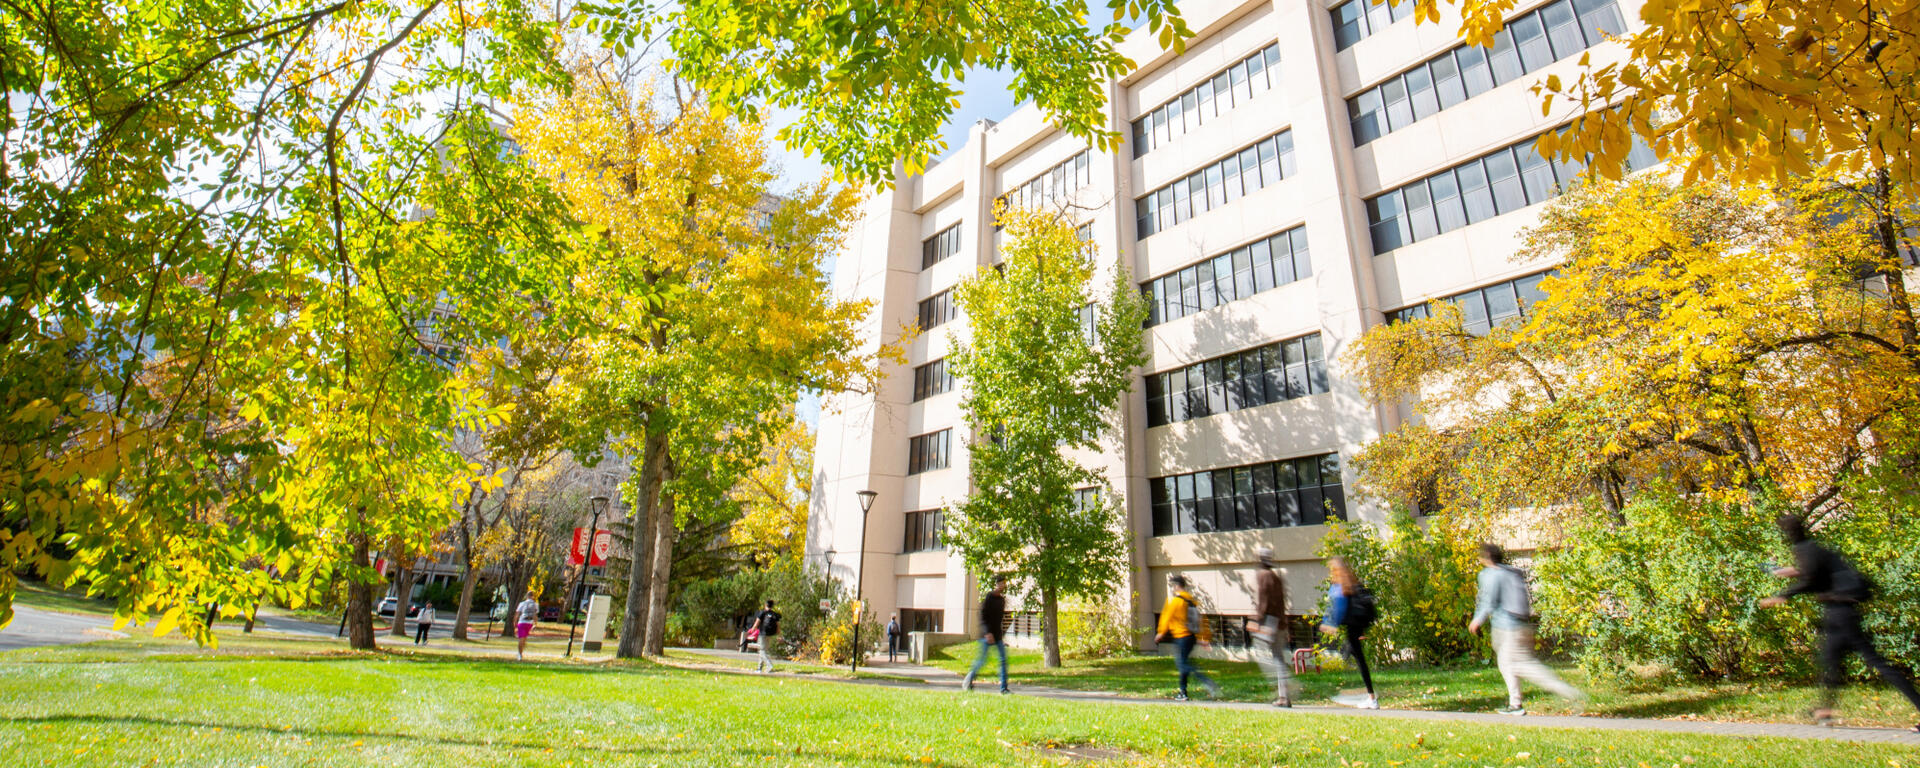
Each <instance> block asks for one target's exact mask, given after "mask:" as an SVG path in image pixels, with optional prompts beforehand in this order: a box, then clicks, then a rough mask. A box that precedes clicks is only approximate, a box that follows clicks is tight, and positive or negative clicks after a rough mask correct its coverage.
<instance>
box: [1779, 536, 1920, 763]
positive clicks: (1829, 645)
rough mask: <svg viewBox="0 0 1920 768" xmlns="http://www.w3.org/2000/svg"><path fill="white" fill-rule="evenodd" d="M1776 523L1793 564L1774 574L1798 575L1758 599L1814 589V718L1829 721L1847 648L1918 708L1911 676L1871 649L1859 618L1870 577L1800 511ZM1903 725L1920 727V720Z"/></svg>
mask: <svg viewBox="0 0 1920 768" xmlns="http://www.w3.org/2000/svg"><path fill="white" fill-rule="evenodd" d="M1778 524H1779V526H1780V534H1781V535H1782V536H1783V537H1785V538H1786V540H1787V543H1788V544H1789V545H1791V546H1792V547H1793V559H1794V563H1795V564H1796V566H1797V567H1793V568H1778V569H1775V570H1774V572H1773V574H1774V575H1775V576H1779V577H1780V578H1783V579H1797V580H1796V581H1794V583H1792V584H1791V585H1788V586H1787V588H1786V589H1784V590H1781V592H1780V594H1777V595H1774V596H1772V597H1769V598H1766V599H1763V600H1761V601H1760V607H1762V608H1772V607H1775V606H1778V605H1783V604H1785V603H1786V602H1787V598H1789V597H1794V596H1796V595H1813V599H1814V600H1816V601H1818V602H1819V603H1820V605H1821V607H1822V608H1823V609H1824V614H1825V615H1824V616H1823V618H1822V619H1821V622H1820V632H1821V634H1822V635H1823V636H1824V637H1825V639H1826V642H1825V643H1823V644H1822V646H1821V653H1820V663H1821V667H1822V670H1821V674H1820V684H1821V693H1820V706H1819V707H1818V708H1817V709H1815V710H1813V720H1814V722H1816V723H1819V724H1821V725H1827V724H1829V723H1831V722H1832V721H1833V701H1834V696H1835V694H1837V693H1838V692H1839V690H1840V686H1841V685H1842V684H1844V683H1845V682H1846V670H1845V667H1844V666H1843V665H1844V664H1845V663H1846V660H1847V654H1850V653H1857V654H1860V660H1861V661H1862V662H1865V663H1866V665H1867V666H1868V667H1870V668H1872V669H1873V670H1874V671H1875V672H1878V673H1880V677H1881V678H1882V679H1884V680H1886V681H1887V684H1888V685H1890V686H1893V689H1894V690H1896V691H1899V692H1900V695H1902V696H1905V697H1907V701H1908V702H1909V703H1911V704H1913V708H1914V709H1916V710H1920V693H1916V692H1915V691H1914V688H1913V678H1912V677H1910V676H1908V674H1907V672H1906V670H1903V669H1900V668H1899V667H1896V666H1894V665H1893V664H1892V663H1891V662H1889V661H1887V660H1886V658H1885V657H1883V656H1881V655H1880V652H1879V651H1878V650H1875V649H1874V647H1873V635H1871V634H1869V633H1868V632H1867V628H1866V626H1865V625H1863V624H1862V623H1861V613H1860V607H1861V605H1862V604H1864V603H1867V602H1869V601H1871V600H1872V599H1873V582H1872V581H1871V580H1869V579H1868V578H1867V576H1866V574H1864V573H1861V572H1860V570H1859V569H1858V568H1855V567H1854V565H1853V564H1852V563H1850V562H1847V559H1846V558H1844V557H1841V556H1840V553H1838V552H1835V551H1833V550H1832V549H1829V548H1827V547H1826V546H1825V545H1822V544H1821V543H1820V542H1817V541H1814V540H1813V537H1811V536H1808V535H1807V522H1806V521H1805V520H1802V519H1801V518H1800V517H1799V516H1797V515H1781V516H1780V519H1779V521H1778ZM1907 730H1908V731H1910V732H1913V733H1920V725H1915V726H1913V727H1912V728H1909V729H1907Z"/></svg>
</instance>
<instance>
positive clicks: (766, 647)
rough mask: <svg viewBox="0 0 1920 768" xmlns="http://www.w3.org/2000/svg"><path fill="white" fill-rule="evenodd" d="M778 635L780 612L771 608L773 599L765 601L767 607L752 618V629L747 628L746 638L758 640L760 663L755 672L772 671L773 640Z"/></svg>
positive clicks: (755, 667)
mask: <svg viewBox="0 0 1920 768" xmlns="http://www.w3.org/2000/svg"><path fill="white" fill-rule="evenodd" d="M779 636H780V612H779V611H776V610H774V609H773V601H772V600H768V601H767V609H766V610H764V611H761V612H760V615H759V616H758V617H755V618H754V620H753V629H750V630H747V639H748V640H749V641H751V640H759V641H760V663H759V664H757V665H755V666H754V668H753V671H755V672H772V671H773V641H774V639H775V638H778V637H779Z"/></svg>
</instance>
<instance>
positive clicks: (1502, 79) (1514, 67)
mask: <svg viewBox="0 0 1920 768" xmlns="http://www.w3.org/2000/svg"><path fill="white" fill-rule="evenodd" d="M1487 61H1489V62H1491V63H1492V64H1493V81H1494V82H1495V83H1499V84H1502V85H1505V84H1506V83H1510V82H1512V81H1513V80H1514V78H1517V77H1519V76H1521V75H1523V74H1526V70H1525V69H1522V68H1521V66H1520V51H1519V50H1518V49H1516V48H1515V47H1514V45H1513V34H1512V32H1510V31H1508V30H1505V29H1502V30H1500V31H1499V32H1495V33H1494V34H1493V50H1492V51H1490V52H1488V54H1487Z"/></svg>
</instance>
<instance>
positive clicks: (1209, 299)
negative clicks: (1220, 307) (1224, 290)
mask: <svg viewBox="0 0 1920 768" xmlns="http://www.w3.org/2000/svg"><path fill="white" fill-rule="evenodd" d="M1194 284H1195V285H1196V286H1198V290H1199V292H1200V305H1199V306H1198V307H1195V308H1194V311H1195V312H1200V311H1205V310H1209V309H1212V308H1213V304H1214V300H1215V299H1216V298H1217V297H1218V294H1217V293H1216V292H1215V289H1214V285H1213V263H1212V262H1207V263H1203V264H1200V265H1199V271H1198V272H1197V273H1196V275H1195V277H1194Z"/></svg>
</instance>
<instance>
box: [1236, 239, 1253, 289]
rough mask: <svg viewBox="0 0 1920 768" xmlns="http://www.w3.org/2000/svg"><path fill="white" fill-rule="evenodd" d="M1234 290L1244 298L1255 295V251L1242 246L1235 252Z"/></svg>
mask: <svg viewBox="0 0 1920 768" xmlns="http://www.w3.org/2000/svg"><path fill="white" fill-rule="evenodd" d="M1232 258H1233V291H1234V294H1235V295H1238V296H1240V297H1242V298H1245V297H1247V296H1252V295H1253V252H1252V251H1251V250H1249V249H1247V248H1241V249H1239V250H1237V251H1234V252H1233V255H1232Z"/></svg>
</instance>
